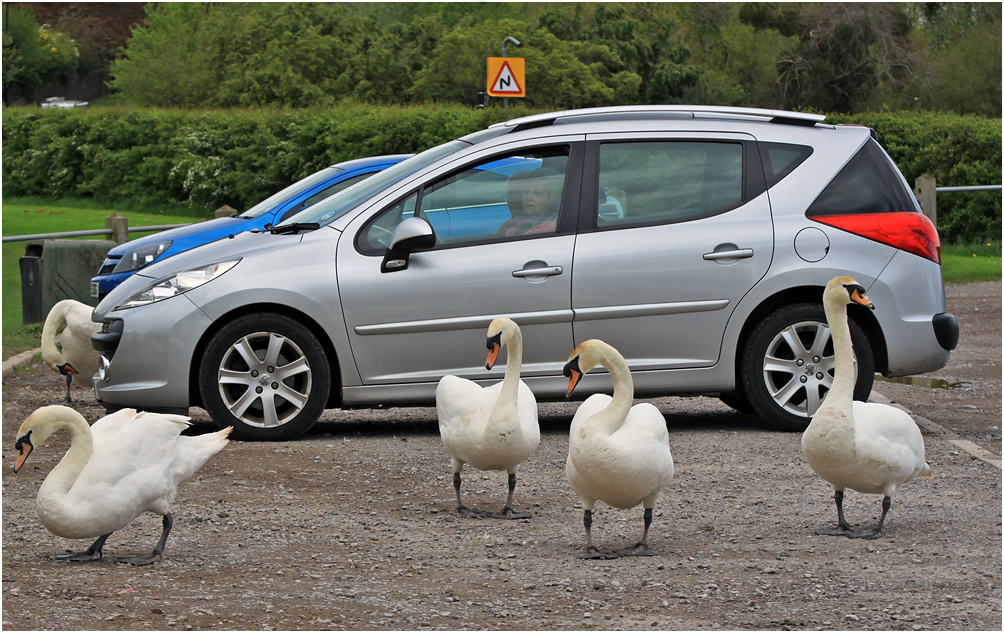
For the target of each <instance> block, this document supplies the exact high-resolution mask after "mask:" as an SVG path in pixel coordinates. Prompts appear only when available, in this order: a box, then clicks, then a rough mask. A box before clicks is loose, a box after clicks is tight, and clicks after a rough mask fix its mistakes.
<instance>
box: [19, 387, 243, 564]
mask: <svg viewBox="0 0 1004 633" xmlns="http://www.w3.org/2000/svg"><path fill="white" fill-rule="evenodd" d="M188 426H189V424H188V418H186V417H184V416H180V415H164V414H159V413H137V412H136V411H135V410H133V409H122V410H121V411H117V412H115V413H113V414H111V415H108V416H105V417H103V418H101V419H100V420H98V421H97V422H95V423H94V426H93V427H88V426H87V421H86V420H85V419H84V417H83V416H82V415H80V414H79V413H77V412H76V411H74V410H73V409H71V408H69V407H64V406H59V405H56V406H49V407H42V408H41V409H38V410H37V411H35V412H34V413H32V414H31V415H30V416H28V419H27V420H25V421H24V423H23V424H22V425H21V428H20V429H19V430H18V432H17V442H16V443H15V444H14V447H15V448H16V450H17V451H18V453H19V455H18V458H17V462H16V463H15V464H14V472H15V473H16V472H17V471H18V470H20V469H21V466H23V465H24V462H25V460H26V459H27V458H28V455H30V454H31V452H32V450H33V449H34V448H35V447H36V446H40V445H41V444H42V442H44V441H45V440H46V439H47V438H48V437H49V436H50V435H52V434H53V433H54V432H56V431H59V430H64V431H66V432H67V433H69V434H70V450H68V451H67V452H66V456H65V457H63V460H62V461H61V462H59V464H57V465H56V467H55V468H53V469H52V471H51V472H50V473H49V474H48V476H47V477H46V478H45V481H44V482H43V483H42V486H41V487H40V488H39V490H38V498H37V506H38V518H39V519H41V521H42V524H43V525H44V526H45V527H46V529H48V530H49V531H50V532H52V533H53V534H55V535H56V536H61V537H63V538H93V537H95V536H96V537H98V540H96V541H95V542H94V544H92V545H91V546H90V547H89V548H88V549H86V550H84V551H83V552H77V553H76V554H60V555H57V556H56V558H57V559H58V560H64V561H89V560H98V559H100V558H101V554H102V552H101V550H102V547H103V546H104V543H105V539H107V538H108V537H109V536H110V535H111V533H112V532H114V531H115V530H118V529H121V528H123V527H125V526H127V525H129V524H130V523H131V522H132V521H133V519H135V518H136V517H137V516H139V515H140V514H142V513H143V512H154V513H156V514H160V515H162V516H163V517H164V520H163V524H164V531H163V533H162V534H161V537H160V542H159V543H158V544H157V547H156V548H155V549H154V550H153V553H152V554H148V555H145V556H136V557H133V558H120V559H119V560H118V562H122V563H130V564H133V565H149V564H151V563H155V562H157V561H158V560H160V557H161V554H162V553H163V551H164V543H165V542H166V541H167V534H168V532H170V531H171V525H172V524H173V520H172V518H171V513H170V505H171V502H173V501H174V498H175V495H176V494H177V492H178V484H179V483H181V482H183V481H185V480H186V479H188V478H189V477H191V476H192V475H194V474H195V472H196V471H197V470H198V469H199V468H201V467H202V465H203V464H205V463H206V461H207V460H208V459H209V458H210V457H212V456H213V455H215V454H216V453H218V452H219V451H220V450H221V449H222V448H223V447H224V446H226V444H227V441H228V440H227V435H229V434H230V431H231V428H226V429H223V430H222V431H217V432H215V433H208V434H205V435H199V436H196V437H188V436H182V435H181V432H182V431H183V430H184V429H185V428H186V427H188Z"/></svg>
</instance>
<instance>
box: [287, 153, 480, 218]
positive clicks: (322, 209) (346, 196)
mask: <svg viewBox="0 0 1004 633" xmlns="http://www.w3.org/2000/svg"><path fill="white" fill-rule="evenodd" d="M465 147H470V144H469V143H466V142H464V141H450V142H449V143H444V144H443V145H437V146H436V147H433V148H432V149H427V150H425V151H424V152H422V153H421V154H417V155H415V156H412V157H411V158H409V159H407V160H404V161H402V162H400V163H398V164H397V165H394V166H393V167H390V168H389V169H385V170H384V171H382V172H380V173H379V174H376V175H374V176H371V177H370V178H367V179H366V180H363V181H362V182H359V183H356V184H354V185H352V186H351V187H349V188H348V189H345V190H344V191H339V192H338V193H336V194H335V195H333V196H331V197H330V198H328V199H327V200H324V201H323V202H318V203H317V204H315V205H314V206H312V207H307V208H306V209H304V210H303V211H301V212H300V213H297V214H296V215H294V216H292V217H290V218H288V219H286V220H284V221H283V222H282V224H280V225H279V226H283V225H285V224H292V223H294V222H295V223H298V224H305V223H312V222H316V223H317V224H318V225H319V226H325V225H327V224H330V223H331V222H334V221H335V220H336V219H338V218H340V217H341V216H343V215H345V214H346V213H348V212H349V211H351V210H352V209H354V208H356V207H358V206H359V205H360V204H362V203H363V202H365V201H367V200H369V199H370V198H372V197H373V196H374V195H376V194H377V193H379V192H381V191H383V190H384V189H386V188H387V187H390V186H392V185H394V184H395V183H397V182H400V181H401V180H404V179H405V178H407V177H408V176H410V175H412V174H414V173H415V172H417V171H419V170H420V169H423V168H425V167H427V166H429V165H431V164H432V163H434V162H436V161H438V160H439V159H441V158H443V157H444V156H449V155H450V154H453V153H454V152H458V151H460V150H461V149H463V148H465Z"/></svg>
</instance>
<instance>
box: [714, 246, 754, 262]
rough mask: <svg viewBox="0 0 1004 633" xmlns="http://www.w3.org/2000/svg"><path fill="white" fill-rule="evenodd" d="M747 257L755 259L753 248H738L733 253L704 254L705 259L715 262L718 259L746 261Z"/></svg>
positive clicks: (716, 252)
mask: <svg viewBox="0 0 1004 633" xmlns="http://www.w3.org/2000/svg"><path fill="white" fill-rule="evenodd" d="M747 257H753V249H752V248H738V249H736V250H733V251H715V252H713V253H705V254H704V259H706V260H708V261H714V260H716V259H746V258H747Z"/></svg>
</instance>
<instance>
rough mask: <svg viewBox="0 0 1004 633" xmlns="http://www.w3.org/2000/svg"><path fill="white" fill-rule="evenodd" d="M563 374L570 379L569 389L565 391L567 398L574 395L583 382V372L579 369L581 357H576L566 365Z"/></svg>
mask: <svg viewBox="0 0 1004 633" xmlns="http://www.w3.org/2000/svg"><path fill="white" fill-rule="evenodd" d="M562 373H563V374H564V375H565V376H566V377H567V378H568V389H567V390H565V397H566V398H567V397H569V396H571V395H572V391H573V390H574V389H575V386H576V385H578V384H579V381H580V380H582V371H581V370H580V369H579V357H578V356H576V357H575V358H573V359H572V360H570V361H568V362H567V363H565V367H564V368H563V369H562Z"/></svg>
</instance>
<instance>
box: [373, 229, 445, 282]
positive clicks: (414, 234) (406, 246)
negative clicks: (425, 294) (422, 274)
mask: <svg viewBox="0 0 1004 633" xmlns="http://www.w3.org/2000/svg"><path fill="white" fill-rule="evenodd" d="M435 245H436V233H435V231H433V230H432V225H431V224H429V222H428V221H426V220H425V219H423V218H415V217H411V218H405V219H404V220H402V221H401V223H400V224H398V225H397V228H395V229H394V233H393V234H391V236H390V248H388V249H387V252H386V253H385V254H384V256H383V263H382V264H380V272H382V273H392V272H396V271H398V270H405V269H406V268H408V259H409V257H410V255H411V253H413V252H415V251H418V250H422V249H426V248H432V247H433V246H435Z"/></svg>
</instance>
